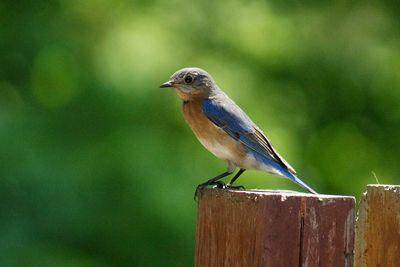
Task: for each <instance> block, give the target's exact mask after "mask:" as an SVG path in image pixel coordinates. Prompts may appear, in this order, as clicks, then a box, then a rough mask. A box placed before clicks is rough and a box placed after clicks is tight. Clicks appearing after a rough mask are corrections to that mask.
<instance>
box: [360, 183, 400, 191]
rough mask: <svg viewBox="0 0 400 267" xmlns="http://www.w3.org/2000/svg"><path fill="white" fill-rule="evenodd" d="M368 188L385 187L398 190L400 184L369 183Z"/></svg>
mask: <svg viewBox="0 0 400 267" xmlns="http://www.w3.org/2000/svg"><path fill="white" fill-rule="evenodd" d="M367 187H368V188H384V189H385V190H396V189H400V185H394V184H368V185H367Z"/></svg>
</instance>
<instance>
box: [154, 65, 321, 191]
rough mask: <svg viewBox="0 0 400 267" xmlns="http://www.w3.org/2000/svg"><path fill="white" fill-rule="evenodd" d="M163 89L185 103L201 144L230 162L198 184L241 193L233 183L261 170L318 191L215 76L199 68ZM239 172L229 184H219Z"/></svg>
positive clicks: (178, 74)
mask: <svg viewBox="0 0 400 267" xmlns="http://www.w3.org/2000/svg"><path fill="white" fill-rule="evenodd" d="M160 87H161V88H173V89H175V91H176V93H177V95H178V96H179V98H180V99H181V100H182V113H183V117H184V119H185V121H186V123H187V124H188V125H189V126H190V128H191V129H192V131H193V133H194V134H195V136H196V137H197V139H198V140H199V141H200V143H201V144H202V145H203V146H204V147H205V148H206V149H207V150H208V151H210V152H211V153H212V154H214V155H215V156H216V157H217V158H219V159H222V160H224V161H226V162H227V170H226V171H225V172H223V173H221V174H219V175H217V176H215V177H213V178H211V179H208V180H207V181H205V182H203V183H201V184H199V185H198V186H197V188H196V191H195V198H196V197H197V194H198V191H199V190H201V189H203V188H206V187H208V186H214V187H215V186H216V187H219V188H232V189H240V188H243V187H242V186H233V183H234V182H235V181H236V180H237V179H238V178H239V176H241V175H242V174H243V173H244V172H245V171H246V170H258V171H264V172H267V173H271V174H274V175H276V176H280V177H284V178H288V179H289V180H291V181H293V182H294V183H296V184H298V185H300V186H301V187H303V188H305V189H306V190H308V191H309V192H311V193H313V194H318V193H317V192H316V191H315V190H313V189H312V188H311V187H309V186H308V185H307V184H306V183H304V182H303V181H302V180H301V179H300V178H298V177H297V175H296V171H295V169H294V168H293V167H292V166H290V165H289V163H288V162H287V161H286V160H285V159H284V158H283V157H282V156H281V155H279V154H278V152H277V151H276V149H275V148H274V147H273V146H272V143H271V142H270V141H269V139H268V138H267V137H266V136H265V134H264V133H263V132H262V131H261V130H260V128H259V127H258V126H257V125H256V124H255V123H254V122H253V121H252V120H251V119H250V118H249V116H248V115H247V114H246V113H245V112H244V111H243V110H242V109H241V108H240V107H239V106H238V105H237V104H236V103H235V102H234V101H233V100H232V99H230V98H229V96H228V95H227V94H225V93H224V92H223V91H222V90H221V89H220V88H219V87H218V85H217V84H216V82H215V81H214V79H213V78H212V76H211V75H210V74H209V73H208V72H206V71H205V70H203V69H201V68H197V67H188V68H183V69H180V70H178V71H176V72H175V73H174V74H173V75H172V76H171V77H170V80H169V81H167V82H165V83H163V84H161V85H160ZM237 168H239V171H238V172H237V173H236V174H235V175H234V176H233V178H232V179H231V180H230V181H229V183H227V184H225V183H223V182H221V181H220V180H221V179H222V178H224V177H226V176H229V175H232V174H233V173H234V172H235V170H236V169H237Z"/></svg>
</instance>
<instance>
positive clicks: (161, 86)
mask: <svg viewBox="0 0 400 267" xmlns="http://www.w3.org/2000/svg"><path fill="white" fill-rule="evenodd" d="M172 85H173V83H172V81H168V82H166V83H163V84H161V85H160V88H166V87H172Z"/></svg>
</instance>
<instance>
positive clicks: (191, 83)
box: [160, 68, 217, 101]
mask: <svg viewBox="0 0 400 267" xmlns="http://www.w3.org/2000/svg"><path fill="white" fill-rule="evenodd" d="M160 87H161V88H165V87H173V88H175V90H176V92H177V94H178V95H179V97H180V98H182V99H183V100H185V101H187V100H193V99H204V98H206V97H208V96H210V95H211V94H212V93H213V91H214V90H216V89H217V86H216V85H215V82H214V80H213V78H212V77H211V75H210V74H208V73H207V72H206V71H205V70H202V69H200V68H184V69H181V70H178V71H177V72H175V73H174V74H173V75H172V76H171V79H170V80H169V81H168V82H166V83H163V84H162V85H161V86H160Z"/></svg>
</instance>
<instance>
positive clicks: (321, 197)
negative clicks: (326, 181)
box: [200, 188, 355, 201]
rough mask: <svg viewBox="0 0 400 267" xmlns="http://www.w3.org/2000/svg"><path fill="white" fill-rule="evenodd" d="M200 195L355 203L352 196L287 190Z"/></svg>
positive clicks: (214, 191) (205, 191)
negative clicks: (274, 197) (338, 200)
mask: <svg viewBox="0 0 400 267" xmlns="http://www.w3.org/2000/svg"><path fill="white" fill-rule="evenodd" d="M202 194H207V195H208V194H211V195H214V196H216V197H218V196H221V197H222V196H225V197H226V195H227V194H228V195H229V197H235V196H236V197H248V198H254V199H257V198H263V197H271V196H278V197H281V199H282V200H284V199H286V198H307V199H318V200H320V201H327V200H333V199H345V200H351V201H355V197H354V196H342V195H324V194H317V195H316V194H310V193H302V192H296V191H289V190H264V189H251V190H232V189H218V188H213V189H211V188H209V189H203V190H201V191H200V195H202Z"/></svg>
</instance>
